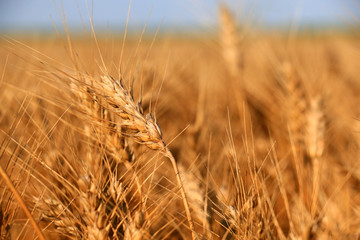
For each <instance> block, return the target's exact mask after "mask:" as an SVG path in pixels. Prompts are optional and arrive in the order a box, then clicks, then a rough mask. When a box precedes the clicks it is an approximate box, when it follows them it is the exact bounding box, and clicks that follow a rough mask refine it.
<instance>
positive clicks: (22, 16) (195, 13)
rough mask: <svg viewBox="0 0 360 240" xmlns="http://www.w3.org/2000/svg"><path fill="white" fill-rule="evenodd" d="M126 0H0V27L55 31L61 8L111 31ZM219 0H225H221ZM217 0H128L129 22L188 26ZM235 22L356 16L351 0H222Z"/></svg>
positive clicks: (351, 21) (349, 22)
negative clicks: (229, 8)
mask: <svg viewBox="0 0 360 240" xmlns="http://www.w3.org/2000/svg"><path fill="white" fill-rule="evenodd" d="M130 2H131V1H130V0H94V1H90V0H89V1H86V0H77V1H74V0H62V1H58V0H54V1H51V0H31V1H23V0H0V31H1V32H3V33H4V32H7V33H9V32H20V33H21V32H23V33H29V32H33V33H35V32H44V31H46V32H54V25H55V26H57V27H60V29H62V27H61V26H62V17H61V16H62V15H63V13H65V16H66V21H67V24H68V26H69V27H70V30H73V31H76V30H78V29H81V28H83V26H84V25H85V26H87V27H88V26H89V23H90V21H89V15H90V16H92V17H93V21H94V26H95V28H97V30H103V29H105V30H111V31H116V30H118V29H123V28H124V27H125V25H126V19H127V15H128V9H129V4H130ZM222 2H224V1H222ZM222 2H221V1H216V0H196V1H189V0H133V1H132V2H131V10H130V16H129V19H130V21H129V26H130V27H132V28H133V29H135V28H139V29H141V28H142V27H144V25H145V24H146V23H147V24H148V28H154V29H156V28H158V27H159V26H160V29H161V30H172V31H180V30H186V29H187V30H190V29H197V28H209V29H211V27H213V25H215V24H216V23H217V7H218V5H219V4H220V3H222ZM226 4H228V5H230V6H231V8H232V10H233V12H234V13H235V14H236V17H237V18H238V20H239V22H246V23H250V24H252V25H253V26H257V27H261V28H264V29H267V28H288V27H294V26H295V27H299V28H301V27H306V28H344V27H349V26H354V25H356V24H357V21H358V19H359V16H360V3H359V2H358V1H356V0H315V1H314V0H293V1H292V0H290V1H289V0H271V1H269V0H238V1H227V2H226Z"/></svg>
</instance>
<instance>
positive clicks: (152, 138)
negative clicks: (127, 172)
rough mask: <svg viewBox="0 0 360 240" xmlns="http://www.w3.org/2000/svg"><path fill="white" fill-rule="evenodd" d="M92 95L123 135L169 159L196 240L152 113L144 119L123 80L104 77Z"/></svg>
mask: <svg viewBox="0 0 360 240" xmlns="http://www.w3.org/2000/svg"><path fill="white" fill-rule="evenodd" d="M91 89H92V90H93V91H94V94H95V95H98V96H99V97H102V99H103V100H104V101H105V102H106V103H107V104H108V105H109V106H110V108H111V110H112V111H113V112H114V113H115V114H117V115H118V116H119V117H120V118H121V120H122V121H121V123H119V124H120V125H121V129H123V131H124V132H122V134H124V135H126V136H129V137H133V138H134V139H135V141H136V142H138V143H139V144H143V145H145V146H147V147H148V148H150V149H152V150H160V152H161V153H162V154H163V156H165V157H166V158H168V159H169V160H170V162H171V164H172V167H173V170H174V172H175V174H176V180H177V183H178V185H179V188H180V192H181V195H182V199H183V203H184V207H185V211H186V216H187V220H188V222H189V227H190V230H191V232H192V238H193V239H196V238H197V237H196V234H195V229H194V224H193V220H192V217H191V213H190V208H189V203H188V200H187V197H186V193H185V190H184V186H183V182H182V180H181V177H180V173H179V169H178V167H177V164H176V161H175V158H174V156H173V155H172V153H171V152H170V150H169V149H168V148H167V146H166V144H165V143H164V141H163V139H162V133H161V130H160V128H159V126H158V125H157V124H156V122H155V120H154V118H153V117H152V116H151V114H147V115H146V116H144V113H143V109H142V106H141V102H139V103H138V104H136V103H135V101H134V98H133V96H132V93H131V92H130V93H129V92H128V91H126V90H125V88H124V85H123V83H122V80H119V81H115V80H114V79H112V78H111V77H108V76H103V77H102V78H101V81H93V82H92V88H91Z"/></svg>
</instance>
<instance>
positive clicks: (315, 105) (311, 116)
mask: <svg viewBox="0 0 360 240" xmlns="http://www.w3.org/2000/svg"><path fill="white" fill-rule="evenodd" d="M307 120H308V121H307V136H306V140H307V141H306V143H307V151H308V154H309V156H310V158H311V160H312V164H313V194H312V196H313V201H312V206H311V215H312V216H314V215H315V210H316V208H315V206H316V203H317V196H318V191H319V181H320V179H319V178H320V159H321V156H322V155H323V152H324V145H325V143H324V142H325V141H324V140H325V117H324V112H323V110H322V106H321V98H320V97H315V98H313V99H311V101H310V110H309V112H308V114H307Z"/></svg>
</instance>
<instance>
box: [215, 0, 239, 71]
mask: <svg viewBox="0 0 360 240" xmlns="http://www.w3.org/2000/svg"><path fill="white" fill-rule="evenodd" d="M219 17H220V40H221V45H222V54H223V58H224V60H225V63H226V65H227V67H228V69H229V72H230V74H231V76H232V77H235V76H239V66H240V56H239V49H238V44H239V39H238V36H237V31H236V21H235V19H234V17H233V15H232V14H231V12H230V10H229V9H228V8H227V7H226V6H225V5H221V6H220V8H219Z"/></svg>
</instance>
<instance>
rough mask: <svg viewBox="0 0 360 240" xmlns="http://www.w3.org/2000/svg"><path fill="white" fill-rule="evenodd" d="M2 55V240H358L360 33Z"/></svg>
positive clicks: (27, 42) (110, 43)
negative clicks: (358, 34) (359, 34)
mask: <svg viewBox="0 0 360 240" xmlns="http://www.w3.org/2000/svg"><path fill="white" fill-rule="evenodd" d="M215 32H216V34H209V35H204V36H196V37H195V36H193V37H191V36H190V37H183V38H178V37H175V36H171V35H161V34H160V35H152V36H148V35H144V36H142V35H140V34H139V35H136V34H135V35H133V36H128V38H127V39H126V41H125V42H124V39H123V38H122V37H114V36H110V35H107V36H106V35H101V34H100V35H96V33H95V35H94V34H88V35H86V36H82V37H80V36H77V35H74V36H72V35H71V34H68V35H63V36H58V37H52V36H41V37H39V38H24V37H23V38H19V39H14V38H10V37H6V36H3V37H2V38H1V40H0V41H1V43H0V46H1V48H0V77H1V78H0V106H1V107H0V142H1V144H0V166H1V169H0V175H1V178H0V207H1V208H0V227H1V229H0V234H1V239H136V240H140V239H224V240H225V239H360V190H359V186H360V185H359V184H360V172H359V169H358V166H359V163H360V162H359V160H360V158H359V157H360V148H359V147H360V135H359V134H360V132H359V131H360V122H359V120H358V116H359V114H360V108H359V107H358V106H359V104H360V98H359V93H360V82H359V79H358V78H359V76H360V68H359V62H360V55H359V53H360V51H359V48H360V44H359V38H358V36H357V35H356V34H354V33H353V32H345V33H341V32H335V33H311V32H310V33H306V32H304V33H302V32H300V33H298V34H285V33H274V34H271V33H259V32H256V31H252V30H249V29H247V30H246V31H244V30H242V29H239V28H238V27H237V25H236V23H235V21H234V19H233V17H232V14H231V13H230V12H229V10H228V9H226V8H225V7H222V8H221V9H220V12H219V29H217V30H216V31H215Z"/></svg>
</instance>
